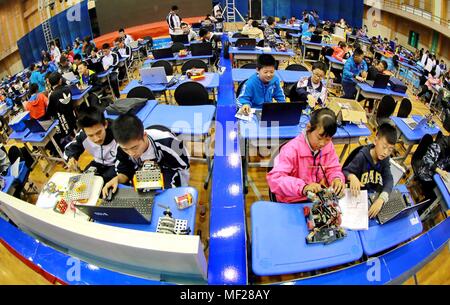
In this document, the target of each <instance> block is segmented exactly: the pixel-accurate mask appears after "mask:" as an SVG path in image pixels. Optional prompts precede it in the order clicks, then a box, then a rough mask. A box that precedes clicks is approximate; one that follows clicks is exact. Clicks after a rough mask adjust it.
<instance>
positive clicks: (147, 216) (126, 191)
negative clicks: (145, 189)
mask: <svg viewBox="0 0 450 305" xmlns="http://www.w3.org/2000/svg"><path fill="white" fill-rule="evenodd" d="M154 197H155V193H154V192H150V193H138V192H136V191H135V190H134V188H119V189H117V193H116V194H115V195H114V197H113V198H111V200H107V199H104V200H102V203H101V205H99V206H86V205H82V204H76V205H75V206H76V207H77V208H78V209H79V210H80V211H81V212H83V213H84V214H86V215H88V216H89V217H90V218H92V219H94V220H95V221H100V222H115V223H132V224H149V223H151V220H152V212H153V200H154Z"/></svg>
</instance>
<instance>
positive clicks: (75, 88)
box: [70, 84, 88, 96]
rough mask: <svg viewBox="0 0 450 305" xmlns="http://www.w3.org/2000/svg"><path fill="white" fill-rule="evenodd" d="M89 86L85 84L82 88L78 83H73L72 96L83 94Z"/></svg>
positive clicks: (71, 86)
mask: <svg viewBox="0 0 450 305" xmlns="http://www.w3.org/2000/svg"><path fill="white" fill-rule="evenodd" d="M87 87H88V86H87V85H85V86H83V87H82V88H81V89H80V88H79V87H78V86H77V85H75V84H72V85H70V93H71V94H72V96H74V95H80V94H82V93H83V92H84V90H86V88H87Z"/></svg>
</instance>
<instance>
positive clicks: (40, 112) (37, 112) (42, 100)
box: [23, 84, 48, 120]
mask: <svg viewBox="0 0 450 305" xmlns="http://www.w3.org/2000/svg"><path fill="white" fill-rule="evenodd" d="M38 90H39V86H38V85H37V84H31V85H30V99H29V100H28V101H27V102H25V103H23V106H24V108H25V110H26V111H29V112H30V117H31V118H32V119H35V120H39V119H41V118H44V117H45V113H46V111H47V106H48V98H47V96H45V94H43V93H39V92H38Z"/></svg>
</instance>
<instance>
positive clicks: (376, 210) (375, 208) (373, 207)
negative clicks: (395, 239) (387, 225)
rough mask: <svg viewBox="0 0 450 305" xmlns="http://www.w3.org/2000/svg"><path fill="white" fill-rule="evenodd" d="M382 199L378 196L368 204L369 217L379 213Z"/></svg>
mask: <svg viewBox="0 0 450 305" xmlns="http://www.w3.org/2000/svg"><path fill="white" fill-rule="evenodd" d="M383 203H384V201H383V199H380V198H378V199H377V200H375V202H374V203H373V204H372V205H371V206H370V209H369V218H374V217H376V216H377V215H378V213H380V210H381V208H382V207H383Z"/></svg>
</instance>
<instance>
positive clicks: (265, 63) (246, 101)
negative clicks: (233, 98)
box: [237, 54, 286, 115]
mask: <svg viewBox="0 0 450 305" xmlns="http://www.w3.org/2000/svg"><path fill="white" fill-rule="evenodd" d="M273 99H275V100H276V101H277V102H279V103H280V102H282V103H284V102H286V97H285V96H284V92H283V89H282V88H281V85H280V79H279V78H278V77H277V76H275V58H274V57H273V56H272V55H269V54H261V55H260V56H259V57H258V64H257V67H256V74H254V75H252V76H251V77H250V78H249V79H248V80H247V81H246V82H245V84H244V85H243V87H242V90H241V94H239V96H238V98H237V105H238V106H239V107H241V113H243V114H244V115H249V114H250V109H251V108H252V107H254V108H262V104H264V103H272V100H273Z"/></svg>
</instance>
